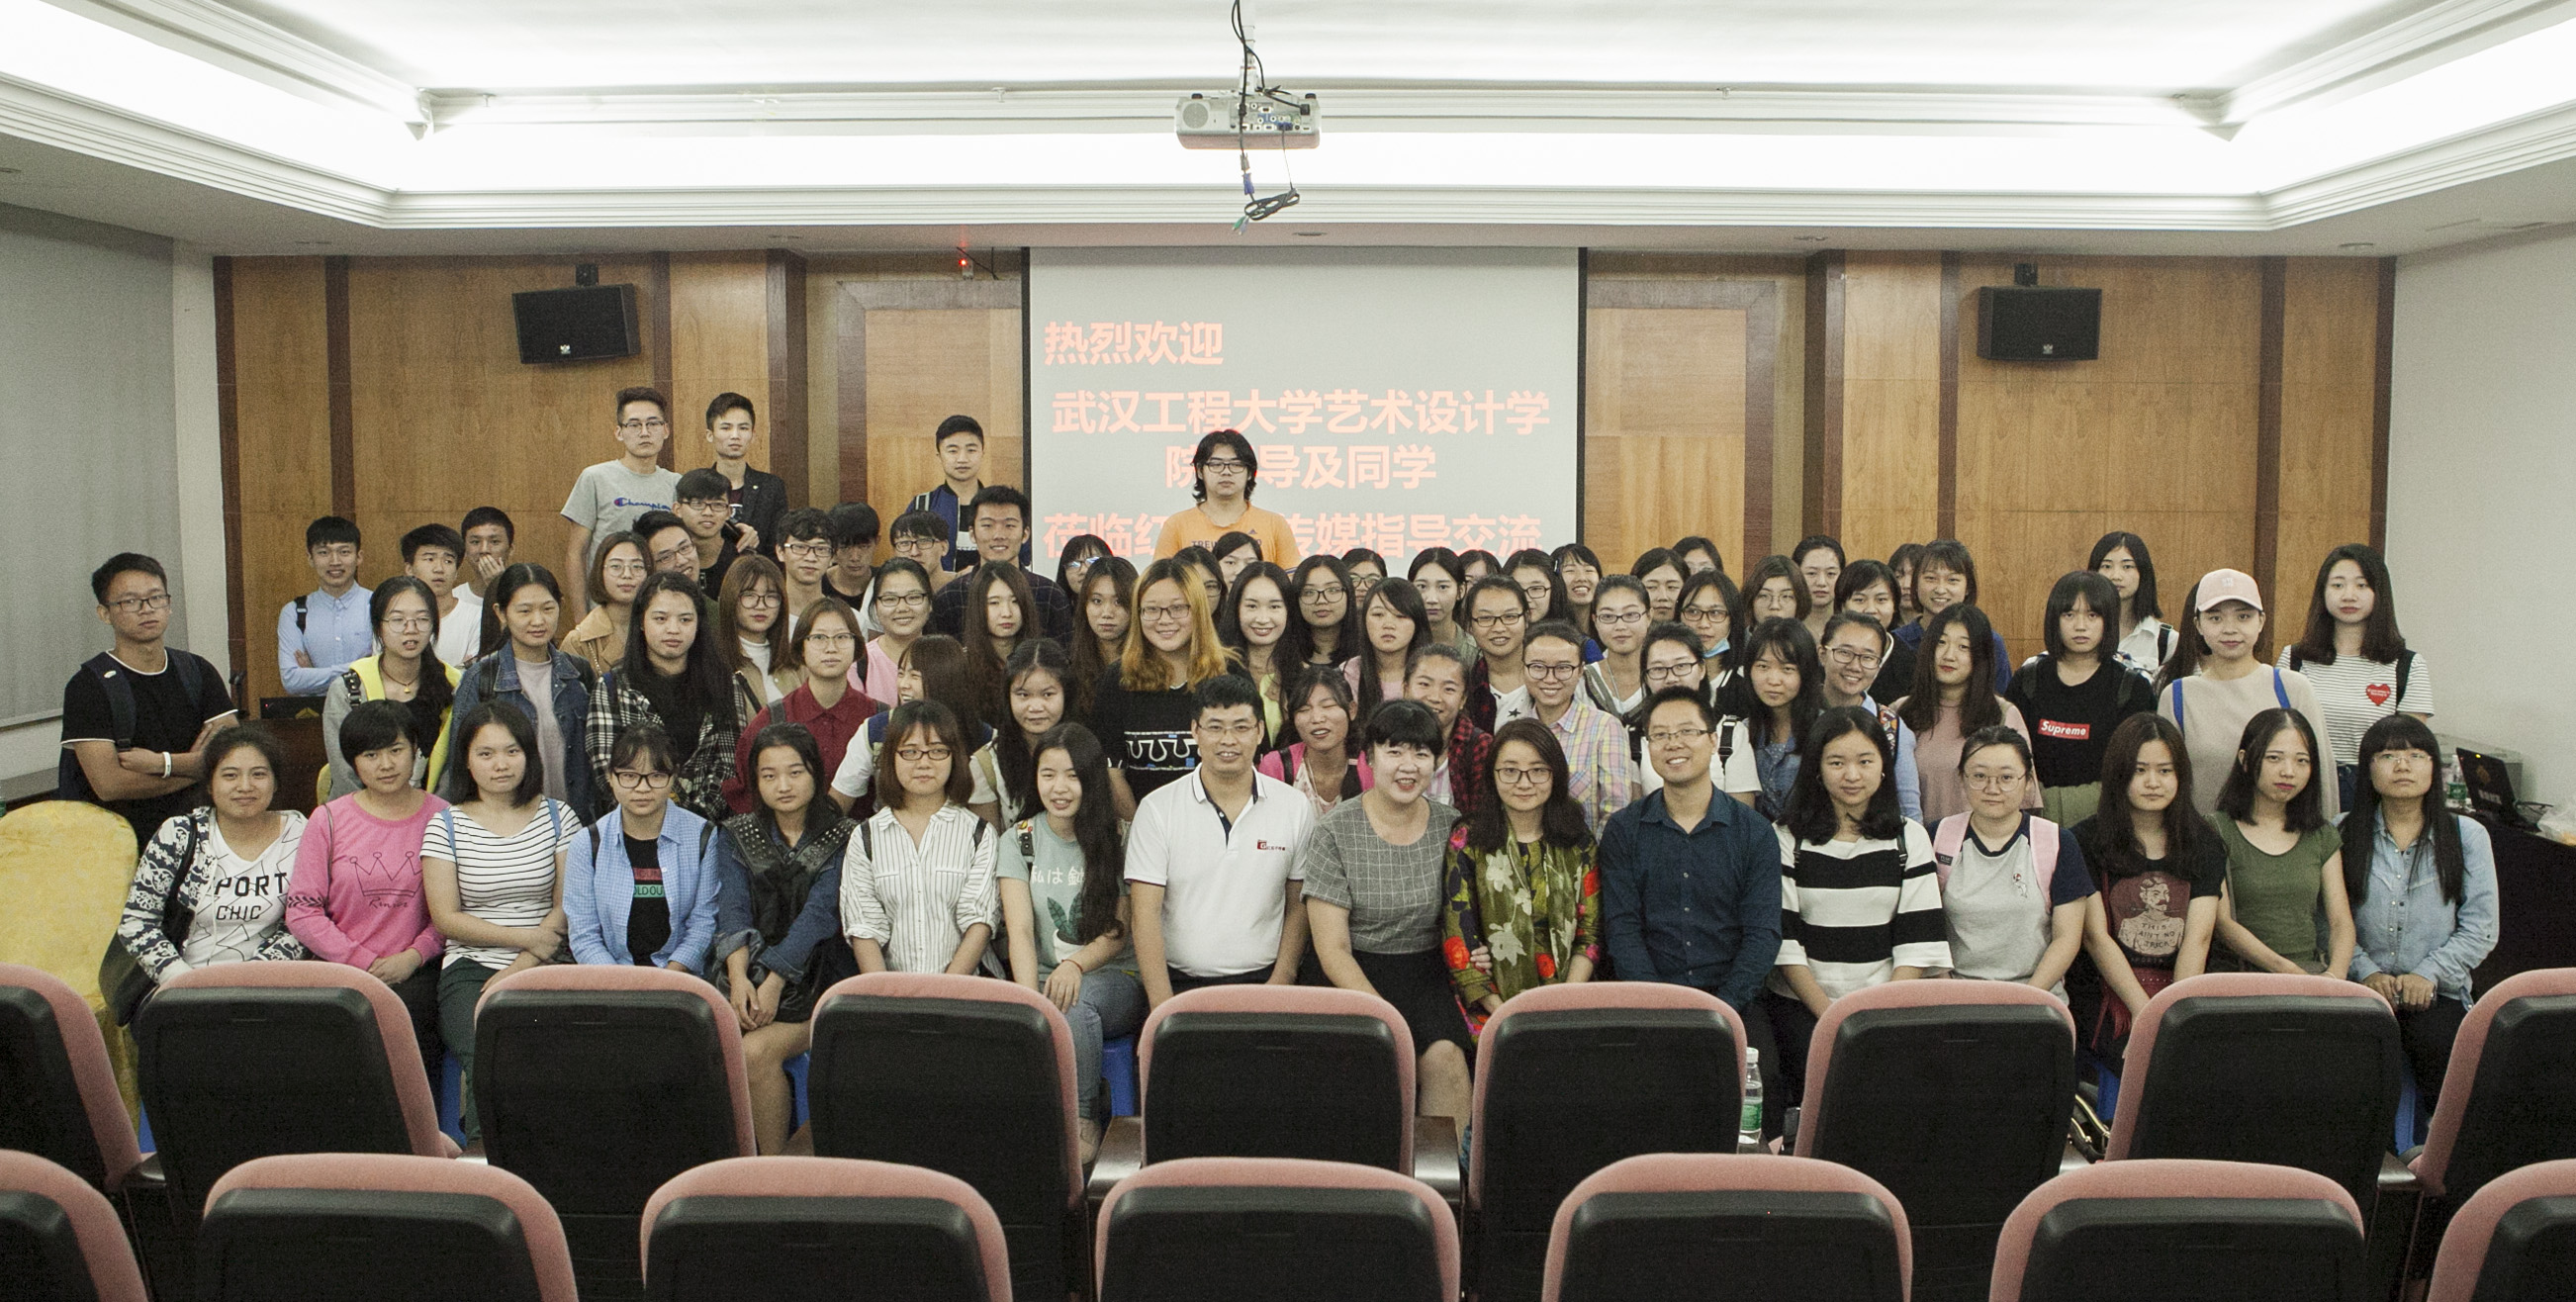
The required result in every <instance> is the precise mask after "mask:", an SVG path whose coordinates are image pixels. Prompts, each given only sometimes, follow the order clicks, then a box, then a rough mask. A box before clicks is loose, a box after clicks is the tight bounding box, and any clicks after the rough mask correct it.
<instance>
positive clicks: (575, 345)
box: [510, 285, 644, 365]
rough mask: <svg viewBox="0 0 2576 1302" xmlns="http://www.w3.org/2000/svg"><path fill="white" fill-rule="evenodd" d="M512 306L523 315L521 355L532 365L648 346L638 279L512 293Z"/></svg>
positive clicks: (636, 350)
mask: <svg viewBox="0 0 2576 1302" xmlns="http://www.w3.org/2000/svg"><path fill="white" fill-rule="evenodd" d="M510 311H511V313H512V314H513V315H514V316H516V317H517V318H518V321H519V360H520V361H522V362H526V363H528V364H530V365H535V364H536V363H538V362H583V361H590V360H593V359H595V358H601V357H633V356H634V355H636V354H637V353H640V352H642V351H644V335H643V332H642V331H640V330H638V329H637V328H636V324H635V287H634V286H633V285H594V286H590V287H588V288H584V289H534V290H529V291H528V292H526V293H524V294H512V295H511V296H510Z"/></svg>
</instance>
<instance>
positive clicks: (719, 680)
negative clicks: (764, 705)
mask: <svg viewBox="0 0 2576 1302" xmlns="http://www.w3.org/2000/svg"><path fill="white" fill-rule="evenodd" d="M666 592H668V593H672V594H674V595H677V596H682V597H686V598H688V599H689V605H690V606H691V607H693V608H694V609H695V610H696V611H697V612H698V636H697V640H696V641H694V642H691V643H690V644H689V663H688V667H687V668H685V669H682V670H681V671H680V674H679V677H680V681H681V682H682V683H683V684H685V685H686V686H687V688H688V690H689V693H690V695H692V696H695V697H697V698H698V706H699V708H700V709H703V710H705V711H706V713H707V717H708V718H711V719H714V720H716V721H717V723H718V726H719V727H721V728H722V729H724V730H725V731H728V732H730V731H732V730H733V729H735V728H738V727H740V726H742V720H740V719H737V718H735V717H733V665H732V663H731V658H730V657H728V656H726V655H725V653H724V649H723V647H722V646H721V645H720V644H718V643H717V641H716V621H715V619H714V616H713V612H711V611H709V610H708V609H707V594H706V592H705V591H704V590H702V589H700V588H699V587H698V581H697V580H695V579H692V578H690V577H688V576H687V575H685V574H676V573H673V572H672V571H669V570H661V571H658V572H656V573H653V574H649V575H646V576H645V579H644V586H643V587H640V588H637V589H636V590H635V604H634V606H633V607H632V608H631V610H630V611H629V612H628V614H629V619H630V621H631V622H629V623H628V624H627V626H626V659H625V661H624V663H622V664H620V665H619V666H618V672H619V673H621V674H624V675H625V676H626V681H627V682H630V683H634V684H637V687H636V690H637V691H639V692H640V691H642V690H644V689H643V687H642V684H643V683H644V682H646V681H648V680H647V679H646V677H645V675H647V674H651V673H653V672H655V671H654V668H653V657H652V654H651V653H650V652H648V651H646V650H645V649H644V616H645V613H646V612H647V611H648V610H650V609H651V608H652V605H653V599H654V598H656V597H659V596H661V595H662V594H663V593H666Z"/></svg>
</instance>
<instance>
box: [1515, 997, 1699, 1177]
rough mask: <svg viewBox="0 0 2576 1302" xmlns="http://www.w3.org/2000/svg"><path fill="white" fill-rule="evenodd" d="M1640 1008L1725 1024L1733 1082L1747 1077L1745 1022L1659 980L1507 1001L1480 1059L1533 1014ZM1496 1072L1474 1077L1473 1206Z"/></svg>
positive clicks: (1516, 998)
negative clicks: (1730, 1044) (1487, 1106)
mask: <svg viewBox="0 0 2576 1302" xmlns="http://www.w3.org/2000/svg"><path fill="white" fill-rule="evenodd" d="M1619 1009H1639V1010H1649V1011H1656V1012H1672V1011H1680V1012H1696V1013H1707V1014H1710V1015H1712V1016H1714V1017H1716V1018H1717V1019H1718V1020H1720V1021H1722V1022H1724V1023H1726V1029H1727V1031H1728V1033H1729V1034H1731V1035H1733V1036H1734V1037H1735V1079H1736V1080H1738V1081H1742V1080H1743V1079H1744V1018H1743V1017H1742V1016H1741V1015H1739V1014H1738V1013H1737V1012H1736V1011H1735V1009H1733V1008H1732V1007H1729V1006H1728V1005H1727V1002H1726V1001H1725V1000H1723V999H1720V998H1718V997H1717V996H1715V995H1712V994H1710V993H1708V992H1707V991H1705V990H1693V989H1691V988H1690V987H1689V986H1677V985H1668V984H1665V983H1663V982H1660V981H1587V982H1583V983H1581V984H1579V985H1552V986H1539V987H1537V988H1536V989H1532V990H1524V991H1522V992H1521V993H1519V994H1517V995H1514V996H1512V997H1511V998H1509V999H1506V1000H1504V1001H1503V1006H1502V1007H1501V1008H1499V1009H1496V1010H1495V1011H1494V1015H1493V1016H1492V1017H1489V1018H1487V1019H1485V1027H1484V1029H1483V1030H1482V1031H1480V1032H1478V1033H1477V1035H1476V1060H1477V1061H1478V1062H1479V1063H1488V1062H1491V1061H1492V1060H1493V1059H1492V1056H1491V1055H1492V1052H1493V1047H1494V1040H1495V1037H1496V1036H1497V1035H1498V1034H1500V1033H1501V1032H1502V1031H1503V1029H1504V1028H1505V1027H1506V1026H1507V1025H1508V1024H1509V1023H1510V1021H1511V1019H1513V1018H1515V1017H1524V1016H1528V1015H1529V1014H1532V1013H1573V1012H1603V1011H1616V1010H1619ZM1491 1079H1492V1074H1491V1073H1490V1072H1486V1071H1481V1070H1480V1071H1478V1072H1477V1073H1476V1082H1475V1104H1474V1111H1473V1112H1472V1113H1470V1116H1471V1118H1472V1120H1471V1122H1470V1124H1469V1127H1468V1130H1469V1134H1468V1136H1467V1147H1468V1150H1469V1151H1468V1155H1467V1205H1468V1206H1470V1207H1474V1206H1477V1205H1480V1204H1481V1203H1483V1201H1484V1198H1485V1136H1486V1135H1487V1134H1488V1133H1490V1132H1489V1131H1488V1129H1487V1128H1486V1127H1485V1125H1484V1124H1483V1122H1484V1119H1485V1099H1486V1087H1487V1085H1488V1083H1489V1082H1490V1081H1491Z"/></svg>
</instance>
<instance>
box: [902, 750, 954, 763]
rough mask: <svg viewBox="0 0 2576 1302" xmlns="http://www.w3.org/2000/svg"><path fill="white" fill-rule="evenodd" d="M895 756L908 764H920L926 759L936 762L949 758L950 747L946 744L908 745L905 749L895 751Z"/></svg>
mask: <svg viewBox="0 0 2576 1302" xmlns="http://www.w3.org/2000/svg"><path fill="white" fill-rule="evenodd" d="M894 757H895V758H896V759H899V760H902V761H903V762H904V763H906V764H919V763H921V762H922V761H924V760H929V761H932V762H936V761H939V760H944V759H946V758H948V748H947V747H945V746H906V747H904V748H903V749H901V750H898V751H896V752H895V753H894Z"/></svg>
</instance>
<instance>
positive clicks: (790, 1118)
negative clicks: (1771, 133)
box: [787, 1053, 814, 1135]
mask: <svg viewBox="0 0 2576 1302" xmlns="http://www.w3.org/2000/svg"><path fill="white" fill-rule="evenodd" d="M813 1057H814V1055H813V1054H812V1053H800V1054H798V1055H796V1056H795V1057H793V1058H790V1059H788V1060H787V1079H788V1080H790V1081H792V1082H794V1084H795V1088H794V1090H793V1095H794V1101H793V1103H791V1104H790V1106H789V1107H788V1109H787V1133H788V1134H791V1135H792V1134H795V1133H796V1128H797V1127H798V1126H801V1125H804V1124H805V1119H806V1118H807V1117H809V1116H811V1115H813V1112H812V1110H811V1109H809V1108H807V1107H806V1106H805V1069H806V1068H807V1067H809V1066H811V1065H813V1064H812V1060H813Z"/></svg>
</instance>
